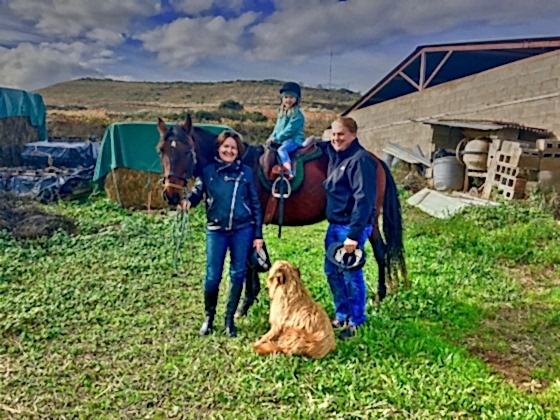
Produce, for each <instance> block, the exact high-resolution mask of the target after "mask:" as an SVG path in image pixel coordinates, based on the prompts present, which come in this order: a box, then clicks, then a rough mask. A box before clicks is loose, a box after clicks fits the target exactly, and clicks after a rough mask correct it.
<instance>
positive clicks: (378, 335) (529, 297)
mask: <svg viewBox="0 0 560 420" xmlns="http://www.w3.org/2000/svg"><path fill="white" fill-rule="evenodd" d="M403 205H404V204H403ZM52 210H53V211H57V212H61V213H64V214H66V215H68V216H71V217H73V218H75V219H77V221H78V223H79V227H80V229H81V233H80V234H79V235H76V236H73V237H70V236H67V235H65V234H57V235H56V236H54V237H52V238H50V239H45V240H41V241H34V242H16V241H14V240H12V239H11V238H10V237H9V236H8V235H7V234H6V233H2V232H0V332H1V335H0V418H7V419H9V418H14V419H21V418H45V419H59V418H60V419H70V418H79V419H110V418H111V419H113V418H134V419H136V418H138V419H139V418H150V419H151V418H155V419H167V418H177V419H179V418H224V419H296V418H297V419H361V418H363V419H383V418H390V419H393V418H394V419H428V418H429V419H455V418H481V419H523V420H525V419H560V357H559V354H558V349H559V348H560V280H559V276H558V268H559V266H560V246H559V245H558V240H559V237H560V227H559V226H558V225H557V223H556V222H555V221H554V220H553V219H552V218H551V217H550V216H548V215H547V214H545V213H542V212H540V211H538V210H535V209H533V208H530V207H525V206H522V205H508V206H501V207H498V208H492V209H478V208H477V209H471V210H469V211H467V212H466V213H464V214H461V215H457V216H455V217H454V218H453V219H452V220H446V221H440V220H436V219H431V218H429V217H428V216H426V215H424V214H421V213H419V212H417V211H416V210H414V209H409V208H406V207H405V228H406V232H405V234H406V252H407V263H408V269H409V274H410V277H411V280H412V284H413V285H412V288H411V290H408V291H405V290H399V291H394V292H393V293H392V294H391V295H390V297H388V298H387V299H386V300H385V301H384V302H383V303H382V305H381V307H380V308H374V307H373V306H371V305H370V306H369V308H368V316H369V319H368V321H367V323H366V324H365V326H364V327H363V328H362V329H361V330H360V332H359V335H358V336H357V337H356V338H355V339H353V340H351V341H348V342H339V344H338V348H337V349H336V351H335V352H334V353H333V354H331V355H329V356H327V357H326V358H325V359H323V360H320V361H313V360H308V359H305V358H301V357H292V358H289V357H284V356H272V357H266V358H263V357H258V356H257V355H255V354H254V353H253V351H252V343H253V342H254V341H255V340H256V339H258V338H259V337H260V336H261V335H262V334H264V333H265V332H266V331H267V328H268V320H267V317H268V303H269V302H268V297H266V296H265V294H263V295H262V296H261V300H260V302H259V303H258V304H257V305H256V307H255V308H254V309H253V310H252V311H251V312H250V314H249V316H248V317H247V318H245V319H243V320H241V321H240V322H239V324H238V325H239V336H238V337H237V338H235V339H227V338H226V337H225V336H224V334H223V331H221V330H219V331H217V332H216V333H214V334H213V335H212V336H209V337H199V336H198V334H197V332H198V328H199V326H200V322H201V320H202V317H203V312H202V277H203V275H204V230H203V220H204V219H203V216H204V215H203V213H202V211H201V210H199V209H197V211H196V212H195V213H193V214H192V216H191V221H192V230H191V236H190V241H189V244H190V245H191V246H192V251H193V255H194V257H191V256H190V254H189V252H188V248H186V249H185V257H188V258H187V260H188V263H187V265H186V266H185V268H188V269H191V270H192V272H191V273H190V274H189V275H188V276H186V277H173V275H172V274H173V269H172V243H171V227H172V223H173V217H172V216H168V217H161V216H154V215H152V216H148V215H145V214H142V213H135V214H132V215H129V214H128V213H127V212H126V211H125V210H122V209H119V208H117V207H116V206H115V205H114V204H112V203H110V202H108V201H107V200H106V199H104V198H97V199H94V201H91V202H90V201H88V202H85V203H75V202H74V203H62V204H58V205H57V206H54V207H52ZM325 229H326V224H325V223H320V224H317V225H314V226H308V227H304V228H284V230H283V237H282V239H280V240H279V239H277V238H276V233H277V230H276V228H275V227H273V226H267V227H266V229H265V240H266V241H267V244H268V248H269V251H270V253H271V257H272V258H273V259H279V258H281V259H287V260H289V261H291V262H292V263H294V264H296V265H298V266H299V267H300V269H301V272H302V275H303V279H304V282H305V283H306V284H307V285H308V287H309V289H310V291H311V293H312V295H313V297H314V298H315V299H316V300H318V301H319V302H320V303H321V304H322V305H323V306H324V307H325V308H326V309H327V311H328V312H329V313H332V304H331V300H330V293H329V289H328V286H327V283H326V280H325V277H324V275H323V274H322V256H323V251H322V240H323V234H324V231H325ZM368 250H369V248H368ZM369 254H370V256H371V252H370V253H369ZM376 270H377V267H376V265H375V263H374V260H373V258H371V259H370V260H369V261H368V262H367V264H366V272H367V275H368V282H369V285H370V286H371V287H374V284H375V281H374V279H375V273H376ZM261 280H262V281H263V283H264V275H263V276H262V277H261ZM226 284H227V282H223V284H222V291H223V292H225V290H226V289H225V287H226ZM224 300H225V293H222V296H221V299H220V305H219V308H218V317H219V320H220V321H221V317H222V315H223V311H224V307H225V302H224ZM219 325H220V326H221V322H220V323H219Z"/></svg>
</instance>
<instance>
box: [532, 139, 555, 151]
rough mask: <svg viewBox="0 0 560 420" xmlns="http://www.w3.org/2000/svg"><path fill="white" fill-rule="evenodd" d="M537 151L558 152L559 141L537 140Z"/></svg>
mask: <svg viewBox="0 0 560 420" xmlns="http://www.w3.org/2000/svg"><path fill="white" fill-rule="evenodd" d="M537 149H538V150H541V151H543V152H544V151H545V150H546V149H556V150H558V151H560V140H554V139H538V140H537Z"/></svg>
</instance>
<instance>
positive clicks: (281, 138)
mask: <svg viewBox="0 0 560 420" xmlns="http://www.w3.org/2000/svg"><path fill="white" fill-rule="evenodd" d="M294 111H295V112H294V113H288V114H287V115H281V114H280V111H278V119H277V120H276V125H275V126H274V131H273V132H272V134H271V135H270V137H274V139H275V140H276V143H284V142H285V141H286V140H293V141H295V142H296V143H297V144H298V145H299V146H301V145H302V144H303V142H304V140H305V134H304V133H303V126H304V124H305V117H304V116H303V112H301V109H300V108H299V106H296V107H295V108H294Z"/></svg>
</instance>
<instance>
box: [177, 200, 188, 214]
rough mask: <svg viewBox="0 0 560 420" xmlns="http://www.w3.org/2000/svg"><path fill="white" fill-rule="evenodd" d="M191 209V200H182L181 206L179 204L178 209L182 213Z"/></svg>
mask: <svg viewBox="0 0 560 420" xmlns="http://www.w3.org/2000/svg"><path fill="white" fill-rule="evenodd" d="M190 208H191V202H190V201H189V200H185V199H183V200H181V202H180V203H179V204H177V209H178V210H181V211H189V209H190Z"/></svg>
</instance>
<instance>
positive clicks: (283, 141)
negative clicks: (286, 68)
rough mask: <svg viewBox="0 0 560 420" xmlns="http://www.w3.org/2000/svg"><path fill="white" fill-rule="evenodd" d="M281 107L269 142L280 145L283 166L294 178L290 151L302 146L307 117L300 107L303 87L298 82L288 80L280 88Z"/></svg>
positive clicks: (289, 176)
mask: <svg viewBox="0 0 560 420" xmlns="http://www.w3.org/2000/svg"><path fill="white" fill-rule="evenodd" d="M280 98H281V103H280V109H279V110H278V118H277V120H276V125H275V126H274V131H273V132H272V134H271V135H270V138H269V139H268V140H267V144H269V145H270V144H275V145H279V147H278V156H279V157H280V161H281V162H282V166H283V167H284V168H285V169H286V170H287V171H288V179H290V180H291V179H293V178H294V173H293V171H292V164H291V162H290V153H292V152H294V151H295V150H297V149H298V148H299V147H301V146H302V144H303V141H304V139H305V135H304V133H303V126H304V124H305V117H304V116H303V112H302V111H301V109H300V107H299V100H300V98H301V89H300V87H299V85H298V84H297V83H294V82H288V83H286V84H284V86H282V88H281V89H280Z"/></svg>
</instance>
